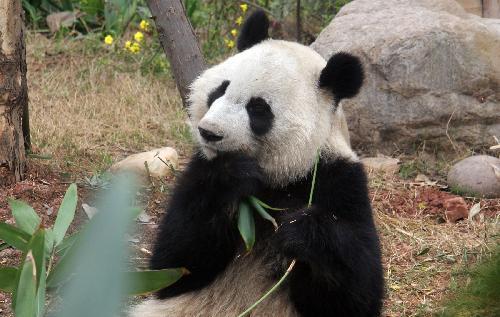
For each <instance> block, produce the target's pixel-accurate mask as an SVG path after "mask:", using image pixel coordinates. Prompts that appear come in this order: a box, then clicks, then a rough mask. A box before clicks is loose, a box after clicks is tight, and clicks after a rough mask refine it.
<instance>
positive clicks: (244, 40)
mask: <svg viewBox="0 0 500 317" xmlns="http://www.w3.org/2000/svg"><path fill="white" fill-rule="evenodd" d="M268 30H269V19H268V18H267V16H266V13H265V12H264V11H262V10H257V11H255V12H254V13H252V15H250V17H248V19H247V20H246V21H245V23H243V26H242V27H241V31H240V36H239V37H238V43H237V47H238V51H240V52H241V51H244V50H246V49H247V48H250V47H252V46H254V45H255V44H258V43H260V42H262V41H264V40H265V39H267V38H269V34H268Z"/></svg>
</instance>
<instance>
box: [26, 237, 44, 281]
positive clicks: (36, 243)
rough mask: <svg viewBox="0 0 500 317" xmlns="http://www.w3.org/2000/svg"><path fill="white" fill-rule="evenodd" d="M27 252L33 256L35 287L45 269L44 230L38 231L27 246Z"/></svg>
mask: <svg viewBox="0 0 500 317" xmlns="http://www.w3.org/2000/svg"><path fill="white" fill-rule="evenodd" d="M28 250H30V251H29V252H31V254H32V256H33V261H34V263H35V271H36V272H37V274H36V286H37V287H38V286H39V285H40V279H41V277H42V276H41V274H40V273H41V272H42V268H44V267H45V230H44V229H39V230H38V231H37V232H35V234H34V235H33V237H32V238H31V241H30V243H29V244H28Z"/></svg>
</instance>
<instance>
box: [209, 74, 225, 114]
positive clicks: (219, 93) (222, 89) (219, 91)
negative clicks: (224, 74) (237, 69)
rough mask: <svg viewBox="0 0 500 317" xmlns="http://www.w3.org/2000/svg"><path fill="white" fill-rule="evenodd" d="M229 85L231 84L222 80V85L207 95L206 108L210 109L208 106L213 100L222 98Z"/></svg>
mask: <svg viewBox="0 0 500 317" xmlns="http://www.w3.org/2000/svg"><path fill="white" fill-rule="evenodd" d="M230 83H231V82H230V81H229V80H224V81H223V82H222V84H220V85H219V87H217V88H215V89H214V90H213V91H212V92H210V94H208V99H207V107H209V108H210V106H211V105H212V104H213V103H214V101H215V100H217V99H219V98H220V97H222V96H224V94H225V93H226V89H227V86H229V84H230Z"/></svg>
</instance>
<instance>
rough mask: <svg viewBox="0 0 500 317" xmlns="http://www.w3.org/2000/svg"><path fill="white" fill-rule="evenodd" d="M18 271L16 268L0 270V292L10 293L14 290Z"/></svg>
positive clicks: (2, 268)
mask: <svg viewBox="0 0 500 317" xmlns="http://www.w3.org/2000/svg"><path fill="white" fill-rule="evenodd" d="M17 274H18V270H17V268H16V267H1V268H0V290H2V291H4V292H12V291H14V288H16V280H17Z"/></svg>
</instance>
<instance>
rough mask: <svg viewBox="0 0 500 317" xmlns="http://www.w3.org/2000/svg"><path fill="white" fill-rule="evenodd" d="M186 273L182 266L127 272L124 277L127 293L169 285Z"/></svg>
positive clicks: (158, 288) (156, 289)
mask: <svg viewBox="0 0 500 317" xmlns="http://www.w3.org/2000/svg"><path fill="white" fill-rule="evenodd" d="M188 273H189V272H188V271H187V270H186V269H184V268H179V269H164V270H157V271H138V272H127V273H125V277H124V278H125V280H126V281H128V283H129V284H128V287H127V293H128V294H129V295H141V294H147V293H151V292H154V291H158V290H160V289H162V288H165V287H167V286H170V285H172V284H173V283H175V282H177V281H178V280H179V279H180V278H181V277H182V276H183V275H185V274H188Z"/></svg>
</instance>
